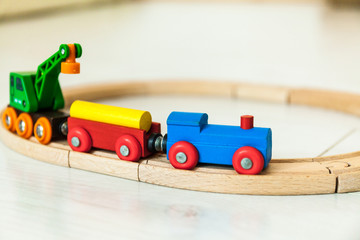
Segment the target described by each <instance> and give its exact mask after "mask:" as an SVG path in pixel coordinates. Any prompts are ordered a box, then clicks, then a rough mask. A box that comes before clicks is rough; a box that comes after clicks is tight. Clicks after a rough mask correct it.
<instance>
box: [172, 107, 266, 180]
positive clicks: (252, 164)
mask: <svg viewBox="0 0 360 240" xmlns="http://www.w3.org/2000/svg"><path fill="white" fill-rule="evenodd" d="M241 124H242V125H241V127H240V126H225V125H211V124H208V115H207V114H206V113H188V112H172V113H171V114H170V115H169V117H168V119H167V129H168V133H167V147H166V148H167V158H168V159H169V161H170V163H171V164H172V165H173V166H174V167H175V168H179V169H192V168H194V167H195V166H196V165H197V163H198V162H200V163H210V164H221V165H232V166H233V167H234V169H235V170H236V171H237V172H238V173H240V174H258V173H260V172H261V171H262V170H263V169H264V168H266V167H267V166H268V164H269V162H270V160H271V149H272V133H271V129H270V128H259V127H253V116H250V115H245V116H242V117H241Z"/></svg>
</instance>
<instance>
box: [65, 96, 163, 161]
mask: <svg viewBox="0 0 360 240" xmlns="http://www.w3.org/2000/svg"><path fill="white" fill-rule="evenodd" d="M82 107H86V108H82ZM95 111H97V112H96V113H95ZM107 111H112V112H111V113H109V112H107ZM87 113H88V114H87ZM144 114H146V115H145V117H143V116H144ZM102 115H104V118H101V116H102ZM74 116H76V117H74ZM89 118H90V119H89ZM94 119H96V120H98V121H94ZM144 119H145V120H144ZM148 119H150V122H148ZM136 121H137V122H136ZM108 122H116V123H117V124H110V123H108ZM147 124H150V127H148V126H147ZM129 126H133V127H129ZM68 128H69V133H68V143H69V145H70V147H71V148H72V149H73V150H74V151H79V152H88V151H90V149H91V148H92V147H95V148H100V149H105V150H109V151H115V152H116V154H117V155H118V156H119V158H120V159H122V160H127V161H138V160H139V159H140V157H147V156H149V155H151V154H152V153H154V152H155V151H156V149H159V147H155V142H156V143H157V145H159V144H158V142H159V140H161V139H162V135H161V133H160V131H161V130H160V123H155V122H151V115H150V113H148V112H145V111H140V110H135V109H125V108H120V107H113V106H107V105H103V104H95V103H87V102H80V101H76V102H74V103H73V105H72V106H71V108H70V117H69V118H68ZM141 128H145V129H148V131H146V130H145V129H141ZM158 138H159V140H158V141H156V140H157V139H158Z"/></svg>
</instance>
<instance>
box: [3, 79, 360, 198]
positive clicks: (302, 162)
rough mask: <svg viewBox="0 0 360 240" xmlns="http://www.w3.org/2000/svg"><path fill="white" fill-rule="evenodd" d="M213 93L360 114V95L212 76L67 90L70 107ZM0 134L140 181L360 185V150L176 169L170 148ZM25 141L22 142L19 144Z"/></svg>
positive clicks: (15, 145) (319, 189) (241, 186)
mask: <svg viewBox="0 0 360 240" xmlns="http://www.w3.org/2000/svg"><path fill="white" fill-rule="evenodd" d="M158 94H171V95H173V94H181V95H191V94H193V95H208V96H215V95H216V96H224V97H228V98H232V99H240V98H246V99H256V100H264V101H273V102H278V103H283V104H302V105H309V106H316V107H321V108H328V109H333V110H338V111H342V112H345V113H349V114H353V115H357V116H360V95H355V94H349V93H339V92H332V91H322V90H311V89H292V88H285V87H274V86H264V85H251V84H242V83H224V82H206V81H203V82H202V81H187V82H185V81H180V82H178V81H166V82H135V83H115V84H107V85H104V84H101V85H92V86H88V87H87V88H82V87H78V88H71V89H67V90H64V97H65V102H66V103H67V107H69V106H70V104H71V103H72V102H73V101H74V100H77V99H81V100H99V99H104V98H110V97H121V96H126V95H158ZM0 137H1V139H2V141H3V143H4V144H5V145H7V146H8V147H9V148H11V149H13V150H15V151H16V152H19V153H21V154H23V155H26V156H29V157H31V158H34V159H37V160H41V161H44V162H48V163H52V164H56V165H60V166H64V167H71V168H77V169H82V170H87V171H92V172H97V173H102V174H108V175H112V176H116V177H120V178H125V179H131V180H135V181H140V182H145V183H150V184H156V185H162V186H168V187H174V188H182V189H188V190H196V191H206V192H218V193H233V194H257V195H301V194H325V193H345V192H353V191H360V151H359V152H353V153H346V154H341V155H334V156H329V157H314V158H301V159H295V158H294V159H273V160H272V161H271V162H270V164H269V167H268V168H267V169H266V170H265V171H263V172H262V173H261V174H260V175H255V176H248V175H239V174H237V173H236V172H235V171H234V170H233V169H232V168H231V167H222V166H214V165H200V166H199V167H197V168H195V170H192V171H187V170H177V169H174V168H173V167H172V166H171V165H170V163H168V160H167V159H166V156H165V155H164V154H158V155H155V156H152V157H150V158H148V159H142V160H141V161H139V162H127V161H121V160H119V159H118V157H117V155H116V154H115V153H112V152H107V151H103V150H93V151H91V152H90V153H80V152H74V151H72V150H71V149H70V147H69V146H68V145H67V142H66V141H62V142H61V141H58V142H52V143H50V144H49V145H41V144H39V143H38V142H37V141H36V140H35V138H34V137H32V138H30V139H29V140H26V139H23V138H20V137H19V136H17V135H16V134H13V133H11V132H9V131H7V130H6V129H5V128H4V127H3V126H2V125H1V127H0ZM19 146H21V147H19Z"/></svg>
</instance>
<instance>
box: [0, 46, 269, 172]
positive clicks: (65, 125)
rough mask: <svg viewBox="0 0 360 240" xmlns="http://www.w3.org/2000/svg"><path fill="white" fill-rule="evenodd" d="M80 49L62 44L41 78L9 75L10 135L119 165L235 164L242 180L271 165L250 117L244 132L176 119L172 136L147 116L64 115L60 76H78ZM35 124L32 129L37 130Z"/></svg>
mask: <svg viewBox="0 0 360 240" xmlns="http://www.w3.org/2000/svg"><path fill="white" fill-rule="evenodd" d="M81 55H82V48H81V46H80V44H68V45H67V44H62V45H60V49H59V50H58V51H57V52H56V53H55V54H54V55H52V56H51V57H50V58H49V59H47V60H46V61H44V62H43V63H42V64H40V65H39V67H38V70H37V72H36V73H33V72H17V73H15V72H13V73H10V103H9V105H8V107H7V108H6V110H5V111H4V113H3V115H2V121H3V125H4V126H5V128H6V129H7V130H9V131H11V132H16V133H17V134H18V135H19V136H21V137H23V138H30V137H31V136H32V135H34V136H35V138H36V139H37V140H38V141H39V142H40V143H41V144H48V143H49V142H51V141H55V140H58V139H67V141H68V144H69V146H70V147H71V149H72V150H74V151H78V152H89V151H90V150H91V149H92V148H98V149H104V150H109V151H114V152H116V154H117V155H118V157H119V158H120V159H121V160H126V161H138V160H139V159H140V158H145V157H148V156H150V155H152V154H154V153H157V152H164V153H166V155H167V159H168V160H169V162H170V163H171V165H172V166H173V167H175V168H177V169H185V170H190V169H193V168H195V167H196V166H197V164H198V163H208V164H220V165H232V166H233V167H234V169H235V170H236V172H238V173H239V174H249V175H250V174H251V175H252V174H259V173H260V172H261V171H262V170H263V169H264V168H266V167H267V166H268V164H269V162H270V160H271V150H272V135H271V129H270V128H258V127H254V126H253V116H250V115H244V116H242V117H241V125H240V127H239V126H225V125H213V124H208V115H207V114H206V113H190V112H172V113H170V115H169V116H168V118H167V134H165V135H164V136H163V135H162V134H161V130H160V123H157V122H152V117H151V114H150V113H149V112H147V111H141V110H135V109H128V108H122V107H114V106H108V105H103V104H98V103H91V102H85V101H80V100H77V101H75V102H73V104H72V105H71V107H70V114H67V113H65V112H62V111H61V110H60V109H62V108H63V107H64V98H63V95H62V92H61V88H60V84H59V80H58V78H59V74H60V71H61V72H62V73H70V74H76V73H79V72H80V64H79V63H77V62H76V61H75V58H79V57H81ZM34 123H35V124H34Z"/></svg>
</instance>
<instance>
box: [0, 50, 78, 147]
mask: <svg viewBox="0 0 360 240" xmlns="http://www.w3.org/2000/svg"><path fill="white" fill-rule="evenodd" d="M81 54H82V48H81V45H80V44H77V43H75V44H61V45H60V48H59V50H58V51H57V52H56V53H54V54H53V55H52V56H51V57H49V58H48V59H47V60H45V61H44V62H43V63H41V64H40V65H39V66H38V69H37V72H11V73H10V104H9V106H8V107H7V108H6V110H5V111H4V112H3V115H2V121H3V124H4V126H5V127H6V128H7V129H8V130H9V131H12V132H15V131H16V132H17V134H18V135H19V136H21V137H23V138H30V137H31V136H32V135H33V133H34V136H35V138H36V139H37V140H38V141H39V142H40V143H42V144H47V143H49V142H50V140H51V139H56V138H64V137H65V136H66V135H67V117H68V114H66V113H64V112H61V111H57V110H59V109H62V108H63V107H64V97H63V94H62V92H61V88H60V83H59V74H60V72H62V73H66V74H77V73H80V63H77V62H76V61H75V59H76V58H80V57H81ZM34 122H35V124H34Z"/></svg>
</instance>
